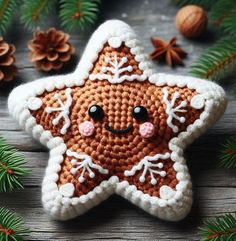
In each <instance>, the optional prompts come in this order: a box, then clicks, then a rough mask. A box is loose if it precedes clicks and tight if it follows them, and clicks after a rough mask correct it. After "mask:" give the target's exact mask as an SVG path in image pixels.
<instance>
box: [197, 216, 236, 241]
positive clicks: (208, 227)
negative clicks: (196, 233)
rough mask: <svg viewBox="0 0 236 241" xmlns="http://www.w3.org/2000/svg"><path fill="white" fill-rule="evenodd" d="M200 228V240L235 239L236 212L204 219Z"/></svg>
mask: <svg viewBox="0 0 236 241" xmlns="http://www.w3.org/2000/svg"><path fill="white" fill-rule="evenodd" d="M200 230H201V234H202V239H201V241H223V240H229V241H230V240H232V241H233V240H236V213H228V214H224V215H222V216H220V217H217V218H215V219H210V220H206V221H205V222H204V226H203V227H202V228H200Z"/></svg>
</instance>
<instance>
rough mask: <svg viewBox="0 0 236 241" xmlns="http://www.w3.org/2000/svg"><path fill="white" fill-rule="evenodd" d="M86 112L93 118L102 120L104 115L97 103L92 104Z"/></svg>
mask: <svg viewBox="0 0 236 241" xmlns="http://www.w3.org/2000/svg"><path fill="white" fill-rule="evenodd" d="M88 113H89V115H90V116H91V117H92V118H93V119H94V120H102V119H103V117H104V112H103V109H102V107H101V106H99V105H92V106H91V107H90V108H89V111H88Z"/></svg>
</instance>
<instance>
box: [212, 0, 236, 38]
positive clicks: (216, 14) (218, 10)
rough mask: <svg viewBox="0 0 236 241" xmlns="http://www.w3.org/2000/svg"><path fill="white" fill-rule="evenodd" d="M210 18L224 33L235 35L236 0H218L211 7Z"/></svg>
mask: <svg viewBox="0 0 236 241" xmlns="http://www.w3.org/2000/svg"><path fill="white" fill-rule="evenodd" d="M210 19H211V20H212V21H213V23H214V24H216V26H218V27H220V29H222V30H223V31H224V32H225V33H227V34H231V35H234V36H235V35H236V33H235V29H236V1H235V0H227V1H218V2H217V3H216V4H214V5H213V7H212V9H211V14H210Z"/></svg>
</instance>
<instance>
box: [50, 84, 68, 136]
mask: <svg viewBox="0 0 236 241" xmlns="http://www.w3.org/2000/svg"><path fill="white" fill-rule="evenodd" d="M71 92H72V90H71V89H70V88H67V89H66V91H65V93H66V98H67V99H66V103H63V102H62V100H61V96H60V94H55V95H54V98H55V99H56V100H57V101H58V103H59V104H60V107H58V108H53V107H47V108H46V112H47V113H49V114H50V113H52V112H55V111H59V112H60V113H59V114H58V116H57V117H55V118H54V119H53V120H52V124H53V125H58V123H59V121H60V120H61V118H64V121H65V124H64V125H63V127H62V128H61V130H60V133H61V134H62V135H65V134H66V132H67V129H68V128H69V127H70V118H69V114H70V107H71V104H72V97H71Z"/></svg>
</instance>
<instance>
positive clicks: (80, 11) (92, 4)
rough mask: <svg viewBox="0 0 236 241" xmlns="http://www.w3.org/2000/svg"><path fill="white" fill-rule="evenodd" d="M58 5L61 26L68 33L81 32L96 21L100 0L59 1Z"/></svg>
mask: <svg viewBox="0 0 236 241" xmlns="http://www.w3.org/2000/svg"><path fill="white" fill-rule="evenodd" d="M59 3H60V13H59V17H60V20H61V25H62V26H63V27H65V28H66V30H67V31H69V32H72V31H75V30H76V29H81V30H82V31H83V30H85V29H86V28H87V27H88V26H90V25H91V24H94V23H95V21H96V19H97V14H98V11H99V4H100V0H70V1H67V0H60V1H59Z"/></svg>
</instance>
